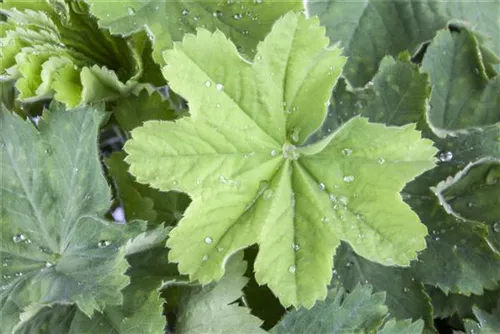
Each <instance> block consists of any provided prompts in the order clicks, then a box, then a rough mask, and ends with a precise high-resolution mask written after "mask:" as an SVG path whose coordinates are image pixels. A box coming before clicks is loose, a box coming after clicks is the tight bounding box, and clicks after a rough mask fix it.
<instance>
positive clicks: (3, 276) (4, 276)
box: [2, 275, 12, 279]
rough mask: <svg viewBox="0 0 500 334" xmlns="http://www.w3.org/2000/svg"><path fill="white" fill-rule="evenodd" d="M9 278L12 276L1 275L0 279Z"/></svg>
mask: <svg viewBox="0 0 500 334" xmlns="http://www.w3.org/2000/svg"><path fill="white" fill-rule="evenodd" d="M11 277H12V276H10V275H2V278H3V279H9V278H11Z"/></svg>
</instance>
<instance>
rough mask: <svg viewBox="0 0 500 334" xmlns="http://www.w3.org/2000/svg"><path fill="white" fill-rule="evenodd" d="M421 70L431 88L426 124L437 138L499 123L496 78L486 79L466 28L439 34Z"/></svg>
mask: <svg viewBox="0 0 500 334" xmlns="http://www.w3.org/2000/svg"><path fill="white" fill-rule="evenodd" d="M422 70H423V71H424V72H426V73H428V74H429V76H430V82H431V84H432V95H431V100H430V105H431V107H430V110H429V112H428V120H429V123H430V125H431V127H432V128H433V130H434V131H435V132H436V133H437V134H438V135H441V136H442V134H443V133H446V132H450V131H454V130H459V129H464V128H470V127H477V126H483V125H488V124H493V123H496V122H498V121H500V114H499V113H498V112H497V110H498V106H499V105H500V98H499V97H498V91H499V90H500V76H497V77H495V78H493V79H489V78H488V76H487V73H486V69H485V65H484V63H483V57H482V53H481V49H480V45H479V42H478V40H477V39H476V37H475V36H474V33H473V32H472V31H470V30H468V29H467V28H466V27H454V28H453V30H451V28H450V30H443V31H440V32H439V33H438V34H437V36H436V38H434V40H433V41H432V43H431V44H430V46H429V47H428V48H427V52H426V54H425V57H424V60H423V63H422Z"/></svg>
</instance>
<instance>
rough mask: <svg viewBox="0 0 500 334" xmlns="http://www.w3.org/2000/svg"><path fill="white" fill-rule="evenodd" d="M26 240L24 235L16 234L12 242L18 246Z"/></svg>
mask: <svg viewBox="0 0 500 334" xmlns="http://www.w3.org/2000/svg"><path fill="white" fill-rule="evenodd" d="M24 240H26V236H25V235H24V234H22V233H19V234H16V235H15V236H13V237H12V241H14V242H15V243H16V244H18V243H20V242H21V241H24Z"/></svg>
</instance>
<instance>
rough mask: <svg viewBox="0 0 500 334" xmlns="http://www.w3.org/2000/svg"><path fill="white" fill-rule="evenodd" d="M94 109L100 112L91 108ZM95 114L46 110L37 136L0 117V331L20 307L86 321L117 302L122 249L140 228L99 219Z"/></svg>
mask: <svg viewBox="0 0 500 334" xmlns="http://www.w3.org/2000/svg"><path fill="white" fill-rule="evenodd" d="M98 109H101V108H98ZM103 117H104V113H103V112H102V111H101V110H97V109H94V108H92V107H82V108H78V109H74V110H65V109H64V108H63V107H62V106H61V105H59V104H52V106H51V108H50V112H46V113H45V114H44V116H43V118H42V119H41V120H40V122H39V125H38V129H37V128H35V126H34V125H33V124H32V123H31V122H29V121H23V120H22V119H21V118H19V117H18V116H17V115H14V114H11V113H10V112H9V111H5V110H3V111H2V112H1V113H0V126H1V131H0V149H1V162H2V163H1V173H0V176H1V179H0V181H1V185H2V186H1V188H0V189H1V191H0V195H1V198H2V206H1V211H0V228H1V230H0V231H1V234H0V235H1V243H0V257H1V260H2V267H1V270H2V275H1V276H0V289H1V290H0V320H1V321H0V324H1V327H0V328H1V329H2V332H4V333H10V332H11V329H12V327H13V326H14V325H15V324H16V323H17V322H18V321H19V316H20V314H21V313H22V312H24V310H25V309H26V308H27V307H30V308H33V307H36V306H37V305H41V306H43V305H53V304H54V303H64V304H76V305H77V306H78V308H79V309H80V310H81V311H82V312H84V313H85V314H86V315H87V316H90V315H92V314H93V312H94V310H102V309H103V308H104V307H105V305H119V304H121V303H122V301H123V297H122V294H121V292H120V290H121V289H122V288H124V287H125V286H126V285H127V284H128V283H129V278H128V277H127V276H125V271H126V269H127V267H128V264H127V261H126V260H125V254H124V249H123V247H121V246H122V245H123V244H124V243H125V242H126V241H127V240H128V239H129V238H130V237H132V236H134V235H135V234H136V233H137V232H138V231H140V230H142V229H144V227H145V226H144V224H138V223H134V224H129V225H118V224H115V223H113V222H109V221H106V220H104V219H103V215H104V214H105V213H106V211H107V210H108V207H109V204H110V201H109V199H110V192H109V189H108V186H107V183H106V179H105V178H104V176H103V175H102V171H101V165H100V162H99V159H98V154H97V131H98V128H99V125H100V123H101V121H102V119H103Z"/></svg>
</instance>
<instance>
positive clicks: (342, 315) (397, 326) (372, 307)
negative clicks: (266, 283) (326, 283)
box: [271, 285, 423, 334]
mask: <svg viewBox="0 0 500 334" xmlns="http://www.w3.org/2000/svg"><path fill="white" fill-rule="evenodd" d="M384 301H385V294H384V293H383V292H378V293H374V294H372V288H371V286H370V285H365V286H361V285H357V286H356V287H355V288H354V289H353V290H352V292H351V293H349V294H346V293H345V290H344V289H343V288H336V289H333V290H331V291H330V292H329V294H328V297H327V298H326V300H325V301H324V302H319V303H317V304H316V305H315V306H314V307H313V308H312V309H310V310H305V309H300V310H296V311H292V312H290V313H288V314H287V315H286V316H285V317H284V318H283V319H282V320H281V321H280V323H279V324H278V325H277V326H276V327H274V328H273V329H272V330H271V333H276V334H278V333H289V334H291V333H297V334H299V333H358V332H359V333H372V332H375V331H377V329H378V328H379V327H381V324H382V323H383V321H384V318H385V316H386V314H387V307H386V306H385V305H384ZM422 329H423V321H421V320H420V321H417V322H414V323H411V321H401V322H396V321H394V320H391V321H389V322H387V324H385V326H384V327H383V328H381V329H380V331H378V333H392V332H394V331H396V332H395V333H403V331H404V333H415V334H417V333H422ZM397 330H399V332H397Z"/></svg>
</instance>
